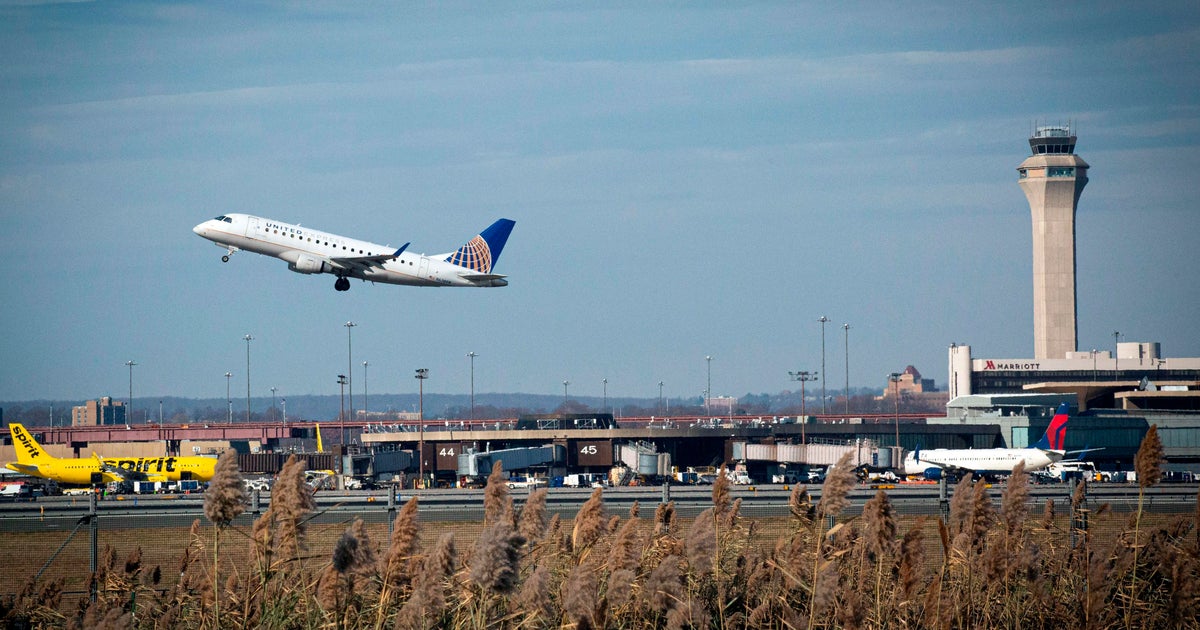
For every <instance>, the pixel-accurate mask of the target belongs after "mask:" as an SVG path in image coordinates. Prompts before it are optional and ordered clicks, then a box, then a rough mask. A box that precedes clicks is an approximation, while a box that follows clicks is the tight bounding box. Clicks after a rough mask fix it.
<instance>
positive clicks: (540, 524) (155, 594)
mask: <svg viewBox="0 0 1200 630" xmlns="http://www.w3.org/2000/svg"><path fill="white" fill-rule="evenodd" d="M302 470H303V469H302V468H295V467H293V472H292V473H290V474H295V472H294V471H301V472H302ZM1027 482H1028V476H1027V475H1024V474H1023V471H1021V470H1015V471H1014V474H1013V476H1012V478H1011V479H1010V481H1009V483H1008V485H1007V487H1006V488H1005V490H1004V492H1003V495H1002V496H1001V497H999V498H998V500H997V499H995V498H993V497H991V496H990V492H989V489H988V487H987V485H986V484H983V483H981V482H979V481H976V480H973V479H966V480H964V481H963V482H962V483H960V484H959V485H958V486H957V488H956V490H955V495H954V499H953V501H952V503H951V513H950V516H949V518H948V519H947V520H946V521H942V520H941V519H929V518H924V517H923V518H906V517H899V516H897V515H896V514H895V513H894V510H893V509H892V507H891V504H890V500H889V498H888V496H887V495H886V493H883V492H880V493H878V494H876V496H875V497H874V498H873V499H871V500H870V501H869V502H868V503H867V505H865V506H864V509H863V513H862V516H861V517H850V518H846V517H843V516H842V515H841V513H842V511H843V510H844V508H845V507H846V504H845V501H846V493H847V492H848V491H849V489H850V488H851V487H852V486H853V481H852V480H849V479H847V478H843V476H842V475H840V474H839V470H838V467H835V469H834V470H833V471H831V473H830V476H829V478H828V479H827V481H826V485H825V487H824V488H823V492H822V500H821V502H820V503H819V504H818V505H817V506H816V507H815V508H814V507H813V506H812V505H811V502H810V501H809V500H808V497H807V492H806V491H805V489H803V488H797V489H796V490H795V491H794V492H793V495H792V497H791V501H790V505H791V512H792V516H790V517H788V518H786V519H783V518H775V519H763V520H762V522H760V523H758V525H760V527H756V526H754V525H753V524H752V523H750V522H749V521H747V520H746V519H744V518H743V517H741V516H740V515H738V509H737V502H736V501H734V500H729V497H728V495H727V494H725V492H726V491H721V492H717V491H716V489H714V495H713V505H712V507H711V508H710V509H709V510H707V511H705V513H704V514H702V515H700V516H698V517H697V518H695V519H692V520H691V521H690V522H687V521H684V522H682V523H677V522H676V518H675V515H674V510H673V508H672V507H671V506H659V508H658V509H657V510H656V513H655V517H654V518H653V519H640V518H638V517H637V516H636V513H635V514H631V515H630V516H629V518H624V519H621V518H619V517H615V516H611V515H608V514H606V513H605V511H604V506H603V495H602V493H601V492H596V493H594V494H593V495H592V497H591V498H590V499H589V500H588V503H589V505H588V506H587V507H586V509H581V511H580V513H579V517H578V518H577V519H575V522H574V523H565V524H562V523H560V521H559V519H558V518H557V517H555V518H551V519H550V521H549V522H547V520H546V518H545V513H544V500H545V497H544V496H539V494H538V493H534V494H533V495H531V496H530V497H529V499H528V500H527V501H526V502H525V505H524V506H523V507H522V509H521V510H520V511H519V512H518V511H517V510H515V509H514V508H513V507H512V502H511V498H510V497H509V495H508V492H507V489H503V484H498V485H497V486H496V487H494V488H492V490H491V491H490V493H489V494H488V495H487V496H488V498H487V499H486V501H487V502H489V505H490V507H491V508H492V511H490V512H489V516H490V518H488V519H487V522H486V523H476V524H474V526H473V527H464V528H461V529H458V530H456V531H455V532H454V533H443V534H441V535H440V536H429V537H428V538H429V540H425V538H424V537H423V536H422V532H423V527H424V525H423V524H422V523H421V522H420V521H419V519H418V518H417V515H418V512H419V509H418V506H417V503H416V502H415V501H412V502H410V503H409V504H407V505H405V506H404V508H402V509H401V510H400V511H399V514H398V515H397V518H396V520H395V522H394V524H393V525H394V528H393V529H394V531H393V534H392V537H391V538H390V539H388V538H387V537H386V535H384V533H383V532H384V531H385V530H384V529H383V526H382V525H373V526H372V525H368V524H364V523H362V522H361V521H355V522H352V523H349V524H348V526H346V525H345V524H344V525H342V526H341V527H339V528H337V529H333V528H329V527H325V528H315V529H312V531H310V530H309V529H308V528H306V527H305V519H306V518H307V515H308V510H311V508H307V510H306V508H305V506H307V505H311V504H310V503H309V502H307V501H306V500H305V497H303V496H295V497H291V498H288V499H286V500H284V501H280V503H281V505H280V506H279V507H278V508H276V507H275V506H272V508H271V509H269V510H268V511H267V512H265V513H264V514H263V515H262V516H261V517H260V518H259V519H258V521H257V522H256V524H255V526H254V527H252V528H250V529H249V531H247V532H244V535H245V536H246V537H247V539H250V538H251V537H253V543H252V549H253V552H252V553H251V554H250V556H249V557H246V556H245V555H244V554H236V553H231V551H230V549H231V548H232V546H230V545H223V546H222V547H221V549H222V550H224V552H225V553H224V554H222V557H221V558H219V560H220V565H219V570H220V575H221V576H222V577H223V579H222V580H220V582H219V583H215V582H214V580H213V572H212V571H213V565H212V552H213V549H214V546H215V542H216V534H215V533H213V532H212V531H209V530H210V528H200V527H199V526H198V525H197V526H196V527H195V528H194V530H193V531H192V532H191V533H189V534H188V536H189V537H190V538H189V540H190V544H189V545H188V547H187V549H186V550H185V552H184V553H183V554H181V556H180V557H179V558H178V563H171V562H170V561H167V562H165V563H164V564H163V566H169V567H173V568H172V570H168V571H166V572H165V573H166V574H167V578H168V579H163V573H164V572H161V571H158V570H156V569H155V568H154V565H155V564H158V563H159V561H160V559H161V556H157V555H154V554H153V553H143V552H142V551H140V550H138V549H137V548H136V547H135V548H134V550H132V551H130V552H128V554H127V555H126V556H125V557H124V558H121V557H119V556H118V554H117V553H116V550H115V549H113V550H109V551H107V552H106V553H105V554H104V556H103V558H102V561H101V562H100V565H101V566H100V568H99V570H98V571H97V572H96V573H95V574H94V575H92V576H91V578H90V580H89V582H90V584H91V585H92V586H93V587H94V589H95V592H96V593H97V597H96V600H95V601H94V602H92V601H91V600H90V598H87V597H84V598H81V599H80V601H79V602H78V603H73V602H71V601H66V602H64V601H63V596H62V592H63V583H62V582H61V581H58V580H47V581H44V582H43V583H41V584H39V585H37V586H34V585H32V584H30V585H29V586H28V587H26V588H25V589H23V590H21V591H20V592H19V593H18V594H17V595H15V596H13V597H11V598H6V599H5V601H3V602H2V603H0V620H3V621H2V622H0V623H2V624H3V625H5V626H6V627H19V626H18V624H21V623H23V624H27V625H29V626H30V627H39V628H40V627H45V628H64V627H87V628H92V627H97V628H118V627H119V628H175V627H191V628H217V627H220V628H302V629H306V628H312V629H316V628H376V629H382V628H402V629H421V630H425V629H433V628H452V629H462V630H467V629H476V628H478V629H483V628H522V629H524V628H539V629H540V628H558V627H568V628H685V627H687V628H735V629H742V628H939V629H941V628H990V627H1006V628H1054V629H1055V630H1068V629H1072V628H1126V627H1139V628H1197V627H1200V624H1197V621H1196V614H1197V607H1198V604H1200V536H1198V535H1197V529H1198V528H1197V519H1200V511H1197V512H1194V513H1193V514H1189V515H1186V516H1184V517H1175V518H1165V517H1161V516H1159V517H1151V516H1150V515H1143V518H1139V519H1134V520H1131V521H1129V522H1125V521H1126V519H1125V518H1124V516H1123V515H1116V514H1113V513H1112V512H1111V511H1106V510H1103V509H1101V510H1096V511H1090V510H1089V508H1088V507H1087V501H1086V488H1084V487H1082V486H1081V487H1080V489H1079V490H1078V492H1077V494H1076V497H1075V498H1074V499H1073V500H1072V502H1071V506H1070V510H1069V511H1070V513H1069V514H1061V515H1059V514H1056V513H1055V510H1054V506H1053V504H1049V505H1046V506H1044V507H1043V509H1040V510H1038V511H1037V512H1038V513H1036V514H1033V515H1031V514H1030V505H1029V503H1028V487H1027V485H1025V484H1027ZM285 496H286V495H285ZM308 499H309V500H311V497H308ZM287 501H290V502H291V504H290V505H283V503H286V502H287ZM1085 516H1086V519H1084V518H1083V517H1085ZM614 519H615V522H614ZM1085 523H1086V525H1085ZM232 531H240V530H238V528H236V527H233V528H231V529H229V530H227V531H226V532H225V534H224V535H226V536H229V535H231V534H230V532H232ZM1108 531H1113V532H1115V533H1114V534H1113V535H1104V536H1102V535H1098V534H1097V532H1108ZM233 535H236V534H233ZM458 544H464V545H465V549H467V550H468V551H469V553H468V554H466V556H465V557H463V556H461V555H460V554H459V553H458V552H457V550H456V546H457V545H458ZM306 549H313V550H322V549H329V550H332V551H331V552H320V553H318V552H315V551H314V552H306V551H304V550H306ZM1135 552H1136V553H1135ZM376 556H378V558H376ZM151 562H153V563H154V564H151ZM175 569H178V571H177V572H176V571H175ZM226 576H227V577H226ZM1134 576H1136V579H1135V577H1134ZM218 607H219V608H218ZM217 610H219V611H220V612H219V618H218V617H217V614H216V611H217Z"/></svg>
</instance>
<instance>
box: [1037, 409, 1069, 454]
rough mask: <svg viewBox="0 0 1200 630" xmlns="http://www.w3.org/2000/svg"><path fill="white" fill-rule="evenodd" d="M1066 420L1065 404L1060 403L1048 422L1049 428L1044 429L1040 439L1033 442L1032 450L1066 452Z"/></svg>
mask: <svg viewBox="0 0 1200 630" xmlns="http://www.w3.org/2000/svg"><path fill="white" fill-rule="evenodd" d="M1067 420H1068V416H1067V403H1062V404H1060V405H1059V406H1058V411H1056V412H1054V418H1052V419H1051V420H1050V426H1048V427H1046V432H1045V433H1043V434H1042V439H1040V440H1038V441H1037V442H1034V444H1033V448H1038V449H1041V450H1043V451H1066V450H1067Z"/></svg>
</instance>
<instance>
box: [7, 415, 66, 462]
mask: <svg viewBox="0 0 1200 630" xmlns="http://www.w3.org/2000/svg"><path fill="white" fill-rule="evenodd" d="M8 428H9V431H11V432H12V439H13V450H15V451H16V452H17V464H18V465H24V466H31V467H33V468H34V469H36V468H37V466H38V464H48V463H50V462H52V461H54V460H55V459H57V458H56V457H54V456H52V455H50V454H49V453H47V452H46V451H45V450H43V449H42V445H41V444H38V443H37V440H35V439H33V436H32V435H30V434H29V431H26V430H25V427H24V426H21V425H20V424H17V423H15V422H13V423H11V424H9V425H8Z"/></svg>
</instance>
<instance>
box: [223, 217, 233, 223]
mask: <svg viewBox="0 0 1200 630" xmlns="http://www.w3.org/2000/svg"><path fill="white" fill-rule="evenodd" d="M225 222H226V223H233V219H231V218H229V217H225Z"/></svg>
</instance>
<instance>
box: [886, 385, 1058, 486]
mask: <svg viewBox="0 0 1200 630" xmlns="http://www.w3.org/2000/svg"><path fill="white" fill-rule="evenodd" d="M1067 420H1068V416H1067V403H1062V404H1061V405H1059V406H1058V411H1056V412H1055V414H1054V418H1053V419H1051V420H1050V426H1048V427H1046V433H1045V434H1044V435H1042V439H1040V440H1038V441H1037V442H1036V443H1034V445H1033V446H1031V447H1029V448H962V449H948V448H939V449H932V450H928V451H922V450H921V449H920V448H918V449H917V450H915V451H913V452H912V453H909V454H908V455H906V456H905V457H904V474H905V475H924V476H925V478H926V479H938V478H940V477H941V476H942V475H943V474H945V473H951V474H963V473H974V474H976V475H984V476H996V475H1008V474H1011V473H1012V469H1013V466H1016V465H1017V462H1019V461H1021V460H1024V461H1025V470H1026V471H1033V470H1040V469H1042V468H1045V467H1047V466H1049V465H1050V464H1053V463H1054V462H1058V461H1062V458H1063V456H1064V455H1066V453H1067V452H1066V450H1064V447H1065V443H1066V437H1067Z"/></svg>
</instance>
